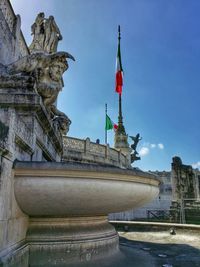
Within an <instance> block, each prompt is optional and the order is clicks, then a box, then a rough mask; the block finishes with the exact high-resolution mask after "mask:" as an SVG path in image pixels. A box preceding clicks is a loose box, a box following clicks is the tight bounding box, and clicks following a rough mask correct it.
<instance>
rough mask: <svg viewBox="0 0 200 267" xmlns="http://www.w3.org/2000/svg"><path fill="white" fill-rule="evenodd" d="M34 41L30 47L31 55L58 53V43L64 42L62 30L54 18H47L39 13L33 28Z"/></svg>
mask: <svg viewBox="0 0 200 267" xmlns="http://www.w3.org/2000/svg"><path fill="white" fill-rule="evenodd" d="M31 30H32V35H33V41H32V43H31V45H30V47H29V49H30V51H31V53H34V52H38V51H43V52H46V53H49V54H51V53H55V52H57V46H58V42H59V41H60V40H62V35H61V33H60V30H59V28H58V26H57V24H56V22H55V20H54V17H53V16H49V18H48V19H47V18H45V15H44V13H39V14H38V15H37V17H36V19H35V22H34V24H33V25H32V27H31Z"/></svg>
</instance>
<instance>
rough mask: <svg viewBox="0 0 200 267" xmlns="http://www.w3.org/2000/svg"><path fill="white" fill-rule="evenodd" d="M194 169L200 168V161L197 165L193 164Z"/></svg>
mask: <svg viewBox="0 0 200 267" xmlns="http://www.w3.org/2000/svg"><path fill="white" fill-rule="evenodd" d="M192 167H193V168H194V169H196V168H200V161H198V162H196V163H193V164H192Z"/></svg>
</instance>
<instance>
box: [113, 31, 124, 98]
mask: <svg viewBox="0 0 200 267" xmlns="http://www.w3.org/2000/svg"><path fill="white" fill-rule="evenodd" d="M119 30H120V28H119ZM122 85H123V69H122V62H121V52H120V37H119V41H118V49H117V60H116V82H115V92H117V93H118V94H120V95H121V93H122Z"/></svg>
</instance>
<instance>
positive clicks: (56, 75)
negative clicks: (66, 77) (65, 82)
mask: <svg viewBox="0 0 200 267" xmlns="http://www.w3.org/2000/svg"><path fill="white" fill-rule="evenodd" d="M65 70H66V64H64V63H63V62H56V61H55V62H53V63H52V64H51V65H50V66H49V77H50V78H51V79H52V80H53V81H55V82H59V81H61V79H62V75H63V73H64V71H65Z"/></svg>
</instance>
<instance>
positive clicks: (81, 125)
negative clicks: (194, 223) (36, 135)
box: [11, 0, 200, 171]
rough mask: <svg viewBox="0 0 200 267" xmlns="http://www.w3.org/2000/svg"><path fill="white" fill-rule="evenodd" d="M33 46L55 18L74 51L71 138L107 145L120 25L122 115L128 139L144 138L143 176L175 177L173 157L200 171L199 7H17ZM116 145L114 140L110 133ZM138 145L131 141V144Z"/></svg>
mask: <svg viewBox="0 0 200 267" xmlns="http://www.w3.org/2000/svg"><path fill="white" fill-rule="evenodd" d="M11 3H12V6H13V8H14V10H15V13H16V14H20V15H21V20H22V31H23V34H24V36H25V39H26V41H27V44H28V45H29V44H30V43H31V41H32V36H31V25H32V24H33V22H34V21H35V17H36V15H37V14H38V13H39V12H41V11H43V12H44V13H45V16H46V17H48V16H49V15H53V16H54V17H55V20H56V23H57V25H58V26H59V28H60V31H61V33H62V36H63V40H62V41H60V42H59V46H58V51H67V52H69V53H70V54H72V55H73V56H74V57H75V59H76V61H75V62H73V61H70V60H69V61H68V63H69V69H68V70H67V71H66V72H65V74H64V83H65V86H64V88H63V90H62V92H61V93H60V94H59V97H58V108H59V109H60V110H61V111H63V112H65V113H66V114H67V115H68V117H69V118H70V119H71V120H72V124H71V126H70V131H69V133H68V135H69V136H73V137H77V138H81V139H85V138H86V137H89V138H90V140H91V141H94V142H95V141H96V139H100V142H101V144H104V143H105V140H104V136H105V103H107V105H108V115H109V116H110V118H111V119H112V120H113V121H114V122H116V123H117V120H118V94H117V93H115V63H116V53H117V36H118V32H117V31H118V25H120V26H121V57H122V66H123V70H124V85H123V92H122V112H123V121H124V126H125V129H126V133H127V134H128V135H131V136H135V135H136V134H137V133H140V135H141V136H142V140H141V141H140V143H139V145H138V149H137V150H138V152H139V153H140V156H141V160H140V161H137V162H135V163H134V165H133V166H135V167H139V168H141V169H143V170H152V171H153V170H160V171H162V170H166V171H167V170H170V169H171V162H172V157H174V156H179V157H181V159H182V161H183V163H184V164H189V165H193V167H195V168H197V167H198V168H199V167H200V143H199V138H200V123H199V114H200V112H199V106H200V105H199V103H200V19H199V14H200V1H199V0H101V1H98V0H48V1H47V0H46V1H44V0H43V1H41V0H28V1H27V0H11ZM108 143H109V144H110V146H111V147H112V146H113V144H114V132H113V131H112V130H111V131H108ZM129 143H131V139H129Z"/></svg>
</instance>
